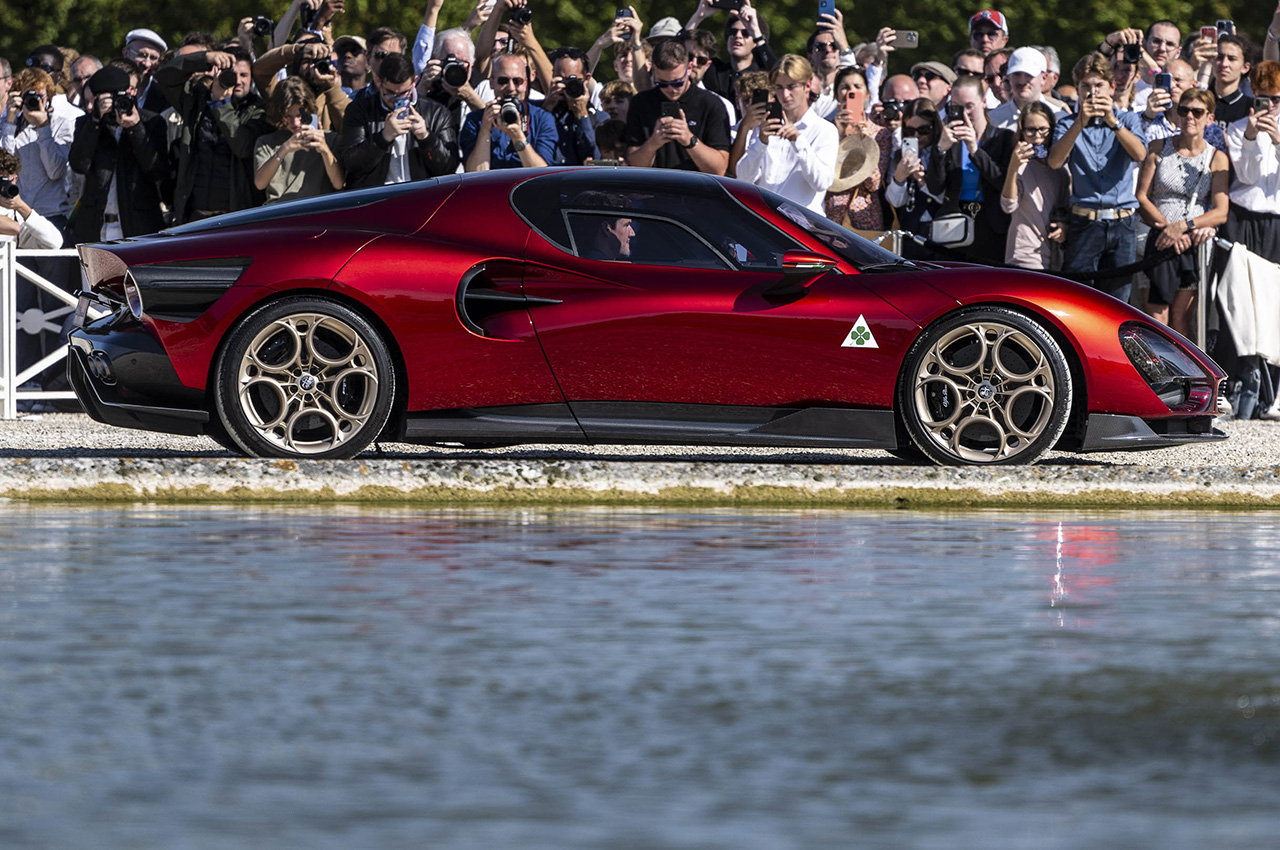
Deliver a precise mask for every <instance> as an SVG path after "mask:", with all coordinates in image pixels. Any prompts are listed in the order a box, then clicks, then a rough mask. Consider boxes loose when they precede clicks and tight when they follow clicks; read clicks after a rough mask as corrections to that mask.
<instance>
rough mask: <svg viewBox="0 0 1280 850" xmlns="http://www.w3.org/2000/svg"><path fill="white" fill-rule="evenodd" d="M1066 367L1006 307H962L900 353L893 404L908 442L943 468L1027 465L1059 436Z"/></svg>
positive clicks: (1027, 321)
mask: <svg viewBox="0 0 1280 850" xmlns="http://www.w3.org/2000/svg"><path fill="white" fill-rule="evenodd" d="M1071 396H1072V384H1071V369H1070V367H1069V365H1068V363H1067V358H1066V355H1065V354H1063V351H1062V348H1061V346H1059V345H1058V343H1057V341H1056V340H1054V338H1053V337H1052V336H1051V335H1050V334H1049V332H1048V331H1046V330H1045V329H1044V327H1042V326H1041V325H1040V324H1039V323H1037V322H1036V321H1035V320H1033V319H1031V318H1029V317H1028V316H1025V315H1023V314H1021V313H1018V312H1015V311H1013V310H1007V309H1004V308H1000V307H985V308H976V309H971V310H964V311H961V312H959V313H956V314H955V315H953V316H950V317H948V318H946V319H943V320H942V321H940V322H938V323H937V324H936V325H934V326H932V327H930V328H929V329H928V330H926V331H925V332H924V333H923V334H921V335H920V337H919V339H917V340H916V342H915V344H914V345H913V346H912V347H911V350H910V351H909V352H908V353H907V358H906V361H905V364H904V368H903V375H902V382H901V384H900V386H899V394H898V407H899V411H900V415H901V417H902V424H903V425H904V426H905V428H906V430H907V433H908V435H909V436H910V437H911V441H912V442H913V443H915V445H916V447H917V448H919V449H920V451H922V452H924V453H925V454H926V455H927V456H928V457H929V458H931V459H932V460H933V461H935V462H937V463H941V464H948V465H969V464H974V465H979V464H1019V463H1030V462H1032V461H1034V460H1035V459H1036V458H1038V457H1040V456H1041V455H1043V454H1044V453H1045V452H1046V451H1048V450H1049V449H1050V448H1052V446H1053V445H1054V444H1055V443H1056V442H1057V441H1058V438H1059V437H1061V436H1062V432H1063V430H1064V429H1065V428H1066V425H1067V418H1068V415H1069V414H1070V412H1071Z"/></svg>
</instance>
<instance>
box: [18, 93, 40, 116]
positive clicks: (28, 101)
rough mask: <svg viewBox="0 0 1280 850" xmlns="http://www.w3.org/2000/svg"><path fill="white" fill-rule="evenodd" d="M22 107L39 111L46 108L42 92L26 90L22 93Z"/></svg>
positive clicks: (29, 110) (26, 110)
mask: <svg viewBox="0 0 1280 850" xmlns="http://www.w3.org/2000/svg"><path fill="white" fill-rule="evenodd" d="M22 109H23V111H25V112H39V111H40V110H42V109H44V101H42V100H41V99H40V93H39V92H34V91H24V92H23V93H22Z"/></svg>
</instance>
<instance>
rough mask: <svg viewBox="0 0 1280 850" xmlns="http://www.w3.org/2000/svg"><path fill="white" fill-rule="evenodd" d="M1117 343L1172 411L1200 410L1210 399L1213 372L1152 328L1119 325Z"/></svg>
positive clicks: (1134, 324) (1202, 409)
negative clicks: (1118, 339) (1211, 373)
mask: <svg viewBox="0 0 1280 850" xmlns="http://www.w3.org/2000/svg"><path fill="white" fill-rule="evenodd" d="M1120 346H1121V347H1122V348H1123V349H1124V353H1125V354H1126V355H1128V357H1129V362H1130V363H1132V364H1133V368H1135V369H1137V370H1138V374H1139V375H1141V376H1142V379H1143V380H1144V381H1146V382H1147V385H1148V386H1150V387H1151V390H1152V392H1154V393H1155V394H1156V395H1157V396H1159V398H1160V400H1161V401H1162V402H1164V403H1165V404H1166V405H1167V406H1168V408H1169V410H1170V411H1172V412H1174V413H1203V412H1205V411H1206V410H1208V409H1209V405H1210V404H1211V403H1212V401H1213V384H1214V379H1213V376H1212V375H1210V374H1209V373H1208V372H1206V371H1205V369H1204V367H1203V366H1201V365H1200V364H1199V363H1198V362H1197V361H1196V359H1195V358H1194V357H1192V356H1191V355H1190V354H1189V353H1188V352H1187V351H1185V350H1184V349H1183V348H1182V347H1181V346H1179V345H1178V344H1177V343H1176V342H1174V341H1173V340H1171V339H1169V338H1168V337H1166V336H1164V335H1163V334H1161V333H1160V332H1159V331H1157V330H1156V329H1155V328H1151V327H1148V326H1146V325H1141V324H1138V323H1136V322H1135V323H1129V324H1125V325H1121V326H1120Z"/></svg>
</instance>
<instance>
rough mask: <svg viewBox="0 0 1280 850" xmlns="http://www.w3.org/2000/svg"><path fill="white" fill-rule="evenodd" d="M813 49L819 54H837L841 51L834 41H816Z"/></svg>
mask: <svg viewBox="0 0 1280 850" xmlns="http://www.w3.org/2000/svg"><path fill="white" fill-rule="evenodd" d="M813 49H814V50H816V51H818V52H819V53H836V52H838V51H839V50H840V45H838V44H836V43H835V42H834V41H815V42H814V43H813Z"/></svg>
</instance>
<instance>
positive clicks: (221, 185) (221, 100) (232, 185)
mask: <svg viewBox="0 0 1280 850" xmlns="http://www.w3.org/2000/svg"><path fill="white" fill-rule="evenodd" d="M210 72H212V73H210ZM250 74H251V64H250V61H249V54H248V53H244V52H238V53H235V54H232V53H227V52H224V51H218V50H214V51H196V52H194V53H188V54H186V55H183V56H178V57H176V58H175V59H174V60H173V61H172V62H170V63H169V64H168V65H165V66H164V67H163V68H161V69H160V70H159V71H157V72H156V73H155V80H156V83H157V84H158V85H159V86H160V90H161V91H163V92H164V94H165V97H167V98H168V99H169V102H170V103H172V104H174V109H175V110H177V112H178V114H179V115H181V116H182V134H181V136H180V138H179V140H178V175H177V186H176V188H175V190H174V202H173V208H172V209H173V214H174V218H175V220H176V221H177V222H178V223H183V222H187V221H198V220H200V219H204V218H209V217H210V216H215V215H221V214H222V213H226V212H234V211H235V210H242V209H247V208H249V207H252V206H255V205H256V204H257V203H259V193H258V192H257V190H256V189H255V188H254V185H253V167H252V164H253V145H254V142H256V141H257V139H258V137H259V136H261V135H263V134H264V133H265V132H267V131H269V130H270V125H268V124H267V123H266V119H265V118H264V114H263V108H262V98H260V97H258V96H257V95H256V94H254V93H253V91H252V89H251V86H252V82H251V79H250Z"/></svg>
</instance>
